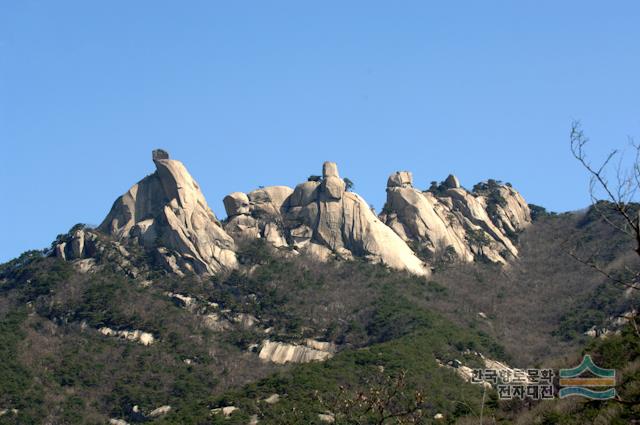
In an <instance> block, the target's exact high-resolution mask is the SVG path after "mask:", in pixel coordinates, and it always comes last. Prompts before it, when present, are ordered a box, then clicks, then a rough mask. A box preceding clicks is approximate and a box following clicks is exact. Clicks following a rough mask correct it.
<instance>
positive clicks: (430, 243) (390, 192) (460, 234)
mask: <svg viewBox="0 0 640 425" xmlns="http://www.w3.org/2000/svg"><path fill="white" fill-rule="evenodd" d="M412 180H413V179H412V175H411V173H410V172H407V171H403V172H397V173H395V174H393V175H391V176H390V177H389V180H388V182H387V203H386V205H385V208H384V211H383V213H382V214H381V215H380V219H381V220H382V221H384V222H385V223H386V224H387V225H388V226H390V227H391V228H392V229H393V230H394V231H395V232H396V233H397V234H398V235H399V236H400V237H401V238H402V239H403V240H405V241H407V242H411V243H413V244H415V245H417V246H419V247H420V248H421V250H424V251H426V252H427V253H428V255H436V254H438V253H444V252H446V251H448V252H449V253H452V252H454V253H455V254H456V256H457V257H458V258H459V259H461V260H463V261H473V260H474V259H479V258H485V259H488V260H490V261H492V262H496V263H506V262H507V260H508V259H509V258H511V257H517V256H518V249H517V248H516V246H515V243H514V241H513V239H515V236H516V235H517V233H518V232H521V231H522V230H524V229H525V228H526V227H527V226H528V225H529V224H530V223H531V214H530V211H529V207H528V206H527V204H526V202H525V201H524V199H523V198H522V196H520V194H519V193H518V192H516V191H515V190H514V189H513V188H511V187H509V186H506V185H501V184H499V183H497V182H495V181H493V180H490V181H489V182H488V183H481V184H478V185H476V187H475V189H474V191H472V192H469V191H467V190H466V189H464V188H463V187H461V186H460V183H459V181H458V179H457V178H456V177H455V176H452V175H450V176H449V177H448V178H447V179H446V180H445V181H444V182H443V183H441V184H440V185H439V186H437V187H434V188H432V189H431V190H429V191H424V192H423V191H420V190H418V189H415V188H414V187H413V182H412Z"/></svg>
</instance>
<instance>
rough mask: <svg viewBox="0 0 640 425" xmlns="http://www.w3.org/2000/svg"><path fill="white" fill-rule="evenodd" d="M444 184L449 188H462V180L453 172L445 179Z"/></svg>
mask: <svg viewBox="0 0 640 425" xmlns="http://www.w3.org/2000/svg"><path fill="white" fill-rule="evenodd" d="M444 186H445V187H446V188H447V189H458V188H460V180H458V178H457V177H456V176H454V175H453V174H449V175H448V176H447V178H446V179H445V180H444Z"/></svg>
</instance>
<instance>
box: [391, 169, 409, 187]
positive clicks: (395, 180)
mask: <svg viewBox="0 0 640 425" xmlns="http://www.w3.org/2000/svg"><path fill="white" fill-rule="evenodd" d="M412 186H413V175H412V174H411V172H410V171H396V172H395V173H393V174H391V175H390V176H389V178H388V179H387V187H412Z"/></svg>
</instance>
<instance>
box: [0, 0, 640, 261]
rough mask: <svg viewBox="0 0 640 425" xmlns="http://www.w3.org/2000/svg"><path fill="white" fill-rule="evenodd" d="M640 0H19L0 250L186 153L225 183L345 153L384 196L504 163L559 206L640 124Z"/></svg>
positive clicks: (81, 215)
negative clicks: (585, 164)
mask: <svg viewBox="0 0 640 425" xmlns="http://www.w3.org/2000/svg"><path fill="white" fill-rule="evenodd" d="M639 22H640V2H638V1H636V0H634V1H610V2H604V1H585V0H581V1H569V0H562V1H560V0H553V1H540V0H536V1H525V0H522V1H488V0H484V1H476V0H469V1H447V2H444V1H442V2H434V1H425V0H421V1H398V2H390V1H372V0H368V1H345V0H341V1H322V2H311V1H299V0H296V1H276V0H269V1H252V2H251V1H213V0H211V1H201V2H199V1H180V2H178V1H171V2H169V1H158V0H153V1H140V0H136V1H130V0H127V1H113V0H111V1H85V0H82V1H55V2H54V1H45V0H43V1H31V0H21V1H9V0H0V150H1V151H0V158H1V164H0V173H1V176H0V177H1V182H2V183H1V186H0V187H1V188H2V193H1V195H2V196H1V198H0V199H2V203H3V205H2V207H1V208H0V234H1V235H2V237H1V243H0V261H5V260H8V259H10V258H12V257H14V256H16V255H18V254H19V253H20V252H22V251H24V250H27V249H31V248H42V247H45V246H48V245H49V243H50V242H51V240H53V239H54V238H55V236H56V234H58V233H63V232H66V231H67V230H68V229H69V228H70V227H71V226H72V225H73V224H75V223H78V222H85V223H90V224H98V223H99V222H100V221H101V220H102V219H103V217H104V216H105V215H106V214H107V212H108V210H109V208H110V207H111V204H112V202H113V201H114V200H115V199H116V197H117V196H119V195H120V194H122V193H123V192H125V191H126V190H127V189H128V188H129V187H130V186H131V185H132V184H134V183H135V182H137V181H138V180H140V179H141V178H142V177H144V176H145V175H146V174H148V173H150V172H152V171H153V164H152V162H151V150H152V149H153V148H156V147H162V148H164V149H166V150H168V151H169V152H170V153H171V156H172V157H173V158H175V159H180V160H182V161H183V162H184V163H185V164H186V165H187V167H188V169H189V170H190V171H191V173H192V174H193V176H194V177H195V178H196V180H197V181H198V182H199V183H200V186H201V187H202V188H203V192H204V194H205V196H206V197H207V199H208V201H209V204H210V206H211V207H212V208H213V210H214V211H215V212H216V214H217V215H218V216H219V217H221V218H223V217H224V216H225V213H224V208H223V207H222V198H223V197H224V196H225V195H226V194H227V193H229V192H233V191H250V190H252V189H254V188H256V187H257V186H259V185H264V186H267V185H276V184H286V185H290V186H294V185H295V184H296V183H298V182H301V181H304V180H306V178H307V177H308V176H309V175H310V174H320V172H321V164H322V162H323V161H325V160H332V161H336V162H338V164H339V167H340V171H341V174H342V176H344V177H349V178H350V179H351V180H353V181H354V182H355V188H354V190H355V191H356V192H358V193H360V194H361V195H363V196H364V198H365V199H367V200H368V201H369V202H370V203H371V204H373V205H374V206H375V207H376V208H377V209H378V210H379V209H380V208H381V207H382V205H383V204H384V199H385V196H386V195H385V184H386V178H387V176H388V175H389V174H390V173H391V172H393V171H395V170H404V169H407V170H411V171H413V173H414V179H415V183H416V186H418V187H427V186H428V185H429V182H430V181H431V180H442V179H444V178H445V177H446V175H447V174H448V173H455V174H456V175H458V176H459V178H460V179H461V181H462V184H463V185H465V186H467V187H471V186H473V184H474V183H476V182H478V181H480V180H484V179H486V178H489V177H493V178H496V179H500V180H503V181H508V182H511V183H512V184H513V185H514V187H516V188H517V189H518V190H520V191H521V192H522V194H523V195H524V196H525V198H526V199H527V200H528V201H529V202H531V203H535V204H540V205H543V206H546V207H547V208H548V209H551V210H555V211H565V210H573V209H579V208H582V207H584V206H586V205H587V204H588V197H587V193H586V189H587V177H586V175H585V174H584V172H583V171H582V170H581V169H580V168H579V166H578V165H577V164H576V162H575V161H574V160H573V159H572V158H571V156H570V152H569V146H568V131H569V127H570V123H571V121H572V120H573V119H580V120H582V122H583V125H584V128H585V130H586V132H587V133H588V134H589V136H590V138H591V140H592V146H591V152H592V156H594V158H597V157H599V156H602V155H604V153H605V152H606V151H607V150H608V149H609V148H613V147H618V146H622V145H624V144H625V143H626V140H627V137H628V136H636V137H637V138H638V139H640V99H639V97H640V96H639V95H640V77H639V76H640V25H639Z"/></svg>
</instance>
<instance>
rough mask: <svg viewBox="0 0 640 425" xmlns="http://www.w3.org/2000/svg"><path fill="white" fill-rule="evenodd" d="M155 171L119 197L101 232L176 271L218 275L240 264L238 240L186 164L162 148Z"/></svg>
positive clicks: (156, 155)
mask: <svg viewBox="0 0 640 425" xmlns="http://www.w3.org/2000/svg"><path fill="white" fill-rule="evenodd" d="M153 162H154V164H155V166H156V171H155V172H154V173H153V174H151V175H149V176H147V177H145V178H144V179H142V180H141V181H139V182H138V183H136V184H135V185H133V186H132V187H131V189H129V190H128V191H127V193H125V194H124V195H122V196H121V197H119V198H118V199H117V200H116V201H115V203H114V204H113V207H112V208H111V211H110V212H109V214H108V215H107V217H106V218H105V219H104V221H103V222H102V224H101V225H100V226H99V228H98V230H99V231H101V232H104V233H106V234H108V235H111V236H113V237H114V238H116V239H117V240H122V241H127V242H134V243H138V244H140V245H142V246H143V247H145V248H146V249H147V250H149V251H151V252H153V253H154V254H155V255H156V257H157V259H158V260H159V261H160V262H161V263H162V264H163V265H164V266H165V267H167V268H168V269H169V270H171V271H174V272H176V273H178V274H183V273H184V272H195V273H197V274H214V273H217V272H219V271H221V270H223V269H232V268H235V267H236V266H237V260H236V255H235V252H234V241H233V238H231V237H230V236H229V235H228V234H227V233H226V232H225V231H224V230H223V229H222V226H221V225H220V222H219V221H218V220H217V218H216V216H215V215H214V214H213V211H211V209H210V208H209V206H208V205H207V201H206V200H205V198H204V195H203V194H202V192H201V191H200V187H199V186H198V184H197V183H196V181H195V180H194V179H193V178H192V177H191V175H190V174H189V172H188V171H187V169H186V168H185V166H184V165H183V164H182V163H181V162H180V161H176V160H172V159H169V154H168V153H167V152H165V151H162V150H155V151H154V152H153Z"/></svg>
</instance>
